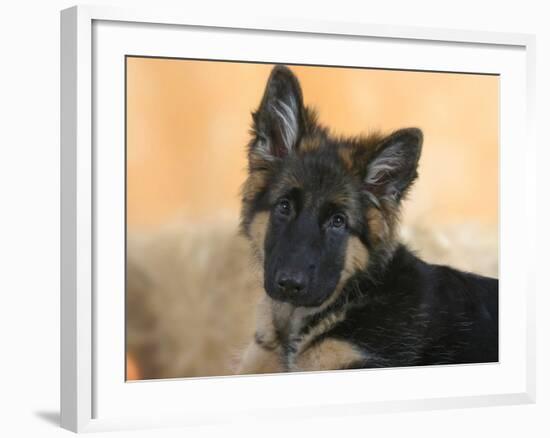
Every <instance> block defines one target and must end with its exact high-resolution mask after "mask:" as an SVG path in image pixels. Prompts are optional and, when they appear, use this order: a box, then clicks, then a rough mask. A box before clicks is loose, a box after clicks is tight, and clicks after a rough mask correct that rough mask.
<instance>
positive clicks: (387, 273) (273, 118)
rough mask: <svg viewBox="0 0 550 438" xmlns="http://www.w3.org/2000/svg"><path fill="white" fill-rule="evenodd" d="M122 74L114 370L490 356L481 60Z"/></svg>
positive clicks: (492, 323)
mask: <svg viewBox="0 0 550 438" xmlns="http://www.w3.org/2000/svg"><path fill="white" fill-rule="evenodd" d="M125 74H126V78H125V80H126V102H125V105H126V291H125V294H126V308H125V318H126V321H125V324H126V378H127V380H145V379H163V378H185V377H206V376H227V375H240V374H264V373H283V372H305V371H331V370H349V369H363V368H385V367H410V366H423V365H450V364H468V363H488V362H498V360H499V352H498V345H499V337H498V322H499V315H498V268H499V265H498V254H499V252H498V225H499V215H498V211H499V203H498V194H499V173H498V172H499V171H498V169H499V143H498V141H499V138H498V132H499V76H498V75H490V74H472V73H448V72H445V73H443V72H431V71H406V70H391V69H371V68H351V67H345V66H310V65H292V64H285V65H283V64H277V65H274V64H266V63H251V62H229V61H222V60H192V59H173V58H155V57H139V56H127V57H126V72H125Z"/></svg>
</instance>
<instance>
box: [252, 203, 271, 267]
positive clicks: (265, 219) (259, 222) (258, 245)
mask: <svg viewBox="0 0 550 438" xmlns="http://www.w3.org/2000/svg"><path fill="white" fill-rule="evenodd" d="M268 224H269V213H267V212H265V211H262V212H260V213H258V214H256V216H254V219H252V222H251V223H250V231H249V234H250V239H251V241H252V245H253V248H254V251H255V253H256V254H257V255H258V257H259V259H260V261H261V262H263V260H264V242H265V235H266V233H267V226H268Z"/></svg>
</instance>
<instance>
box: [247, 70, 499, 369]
mask: <svg viewBox="0 0 550 438" xmlns="http://www.w3.org/2000/svg"><path fill="white" fill-rule="evenodd" d="M252 118H253V124H252V130H251V136H252V138H251V141H250V143H249V145H248V176H247V179H246V181H245V183H244V185H243V189H242V210H241V224H240V230H241V232H242V234H243V235H244V236H245V237H246V238H247V239H248V240H249V241H250V244H251V246H252V250H253V253H254V257H255V258H256V260H257V261H258V264H259V266H260V267H261V268H262V270H263V280H264V289H265V292H266V293H265V295H263V297H262V299H261V300H260V302H259V304H258V307H257V314H256V332H255V335H254V339H253V340H252V341H251V342H250V344H249V345H248V347H247V348H246V350H245V352H244V354H243V356H242V360H241V362H240V366H239V370H238V372H239V373H241V374H247V373H254V374H256V373H276V372H289V371H290V372H299V371H321V370H341V369H357V368H379V367H405V366H419V365H441V364H465V363H486V362H497V361H498V280H497V279H493V278H488V277H483V276H480V275H476V274H473V273H467V272H462V271H459V270H457V269H453V268H451V267H448V266H443V265H434V264H428V263H426V262H424V261H423V260H422V259H420V258H419V257H418V256H417V255H416V254H414V253H413V252H412V251H411V250H409V249H408V248H407V247H406V246H405V245H404V244H402V243H401V242H400V241H399V238H398V225H399V215H400V208H401V203H402V201H403V199H404V198H405V197H406V196H407V194H408V192H409V190H410V188H411V186H412V184H413V183H414V181H415V180H416V178H417V176H418V162H419V158H420V154H421V150H422V143H423V134H422V131H421V130H420V129H418V128H406V129H400V130H397V131H395V132H393V133H390V134H388V135H382V134H378V133H377V134H370V135H368V136H358V137H354V138H340V137H335V136H333V135H332V134H331V133H330V131H329V130H328V129H327V128H326V127H324V126H322V125H321V124H320V123H319V122H318V121H317V116H316V113H315V111H314V110H313V109H311V108H309V107H307V106H305V105H304V101H303V96H302V90H301V87H300V83H299V81H298V79H297V77H296V76H295V75H294V74H293V73H292V71H291V70H290V69H289V68H288V67H286V66H283V65H277V66H275V67H274V68H273V70H272V72H271V74H270V76H269V79H268V81H267V85H266V88H265V91H264V95H263V98H262V100H261V102H260V105H259V108H258V109H257V110H256V111H255V112H254V113H253V114H252Z"/></svg>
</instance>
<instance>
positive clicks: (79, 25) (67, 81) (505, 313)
mask: <svg viewBox="0 0 550 438" xmlns="http://www.w3.org/2000/svg"><path fill="white" fill-rule="evenodd" d="M222 37H223V38H225V41H228V45H227V46H224V45H223V44H214V43H216V42H219V38H222ZM186 38H193V41H194V44H193V45H185V44H181V43H182V42H184V41H186ZM228 38H229V39H230V40H231V41H229V40H228ZM258 39H262V51H265V50H266V47H268V49H267V50H272V51H271V52H269V54H265V53H264V54H263V55H262V56H263V58H262V59H260V55H258V53H259V52H258V49H259V44H258V43H257V41H256V40H258ZM187 41H189V40H187ZM209 41H210V43H209ZM229 43H231V44H230V45H229ZM239 44H241V46H240V47H241V48H239ZM243 44H246V45H247V51H246V53H245V52H244V51H243V50H242V45H243ZM291 44H292V47H293V48H294V49H292V47H291ZM365 44H368V45H370V46H369V47H371V49H372V52H371V54H372V55H373V57H372V58H371V60H369V65H370V66H378V67H382V68H411V69H420V70H422V69H425V70H436V71H461V72H469V71H470V72H472V71H477V72H490V73H498V74H500V75H501V77H502V82H501V93H502V94H501V104H500V105H501V133H500V134H501V162H500V166H501V167H500V169H501V193H500V197H501V198H500V200H501V210H500V214H501V223H500V227H501V228H500V236H501V254H500V269H501V276H500V279H501V280H500V281H501V291H502V292H501V293H502V297H503V299H502V300H501V301H502V303H501V327H500V328H501V340H500V342H501V351H502V352H503V358H502V359H501V361H500V362H499V363H498V364H494V365H488V364H482V365H462V366H451V367H449V366H447V367H416V368H412V369H393V370H376V371H373V370H360V371H342V372H325V373H303V374H302V373H300V374H292V373H290V374H285V375H277V376H236V377H220V378H202V379H183V380H178V379H174V380H168V381H166V380H165V381H149V382H137V383H126V382H125V381H124V373H123V370H124V355H123V354H120V352H122V351H123V349H124V344H123V343H121V342H120V340H121V339H123V336H124V333H123V326H124V321H123V315H124V314H123V313H122V314H121V312H120V306H121V305H122V306H123V295H124V294H123V289H120V287H119V286H120V284H121V283H120V282H121V281H124V252H122V253H121V251H120V250H121V247H120V243H121V242H123V241H124V226H123V225H124V222H123V213H122V210H120V208H122V209H124V203H123V200H122V203H121V195H123V193H124V192H123V190H124V182H123V181H124V180H123V179H122V180H121V178H122V173H123V166H122V167H121V163H123V161H121V160H123V159H124V154H123V149H124V138H123V131H124V127H123V123H122V124H121V116H123V107H124V94H123V93H122V94H121V88H120V85H121V83H123V81H124V78H123V75H121V73H122V71H121V66H122V65H123V59H122V58H123V57H124V56H125V55H127V54H132V55H136V54H139V55H160V56H176V57H180V56H182V54H183V56H187V57H194V58H197V57H199V58H201V57H202V58H215V59H231V60H237V59H240V60H251V61H254V60H256V61H270V62H282V61H285V62H290V63H292V62H297V61H299V62H303V63H314V61H315V63H317V64H327V65H328V64H330V63H329V62H328V61H326V60H325V59H328V58H330V57H333V58H334V59H335V61H334V62H333V63H335V64H339V65H350V62H352V61H350V59H352V58H349V56H352V55H353V53H354V52H353V50H355V51H356V52H355V53H357V48H359V47H363V46H361V45H365ZM377 45H378V46H380V47H378V46H377ZM382 46H383V47H382ZM209 47H210V48H209ZM269 47H272V48H271V49H270V48H269ZM281 47H283V48H285V54H284V57H285V58H282V56H283V55H282V54H281V52H280V51H279V52H278V50H280V48H281ZM365 47H366V46H365ZM305 49H308V50H307V53H308V55H307V56H309V57H310V58H309V59H303V57H304V56H305V55H304V53H305ZM348 49H349V50H348ZM405 49H406V50H405ZM239 50H240V52H239ZM534 51H535V39H534V36H532V35H525V34H505V33H490V32H472V31H459V30H449V29H424V28H415V27H392V26H377V25H372V24H365V23H338V22H310V21H305V20H292V19H276V18H258V17H246V16H243V15H242V14H239V15H238V16H237V15H235V16H232V17H217V16H215V15H214V14H213V15H210V16H207V17H204V16H195V15H194V14H193V13H192V12H191V11H179V12H177V11H176V12H164V11H160V10H139V11H136V10H127V9H117V8H110V7H103V6H102V7H93V6H85V7H84V6H78V7H73V8H69V9H66V10H64V11H62V12H61V124H62V125H61V425H62V427H64V428H67V429H69V430H72V431H75V432H83V431H101V430H113V429H120V428H123V429H126V428H128V429H129V428H145V427H159V426H174V425H182V426H183V425H193V424H204V423H213V422H223V421H235V419H239V418H242V419H246V418H250V417H254V418H256V419H262V418H265V419H269V418H273V417H275V416H281V415H284V416H289V417H294V418H296V417H306V416H308V417H309V416H311V415H325V416H326V415H342V414H362V413H368V412H380V411H386V412H387V411H390V412H394V411H403V410H411V409H439V408H447V407H474V406H486V405H499V404H519V403H532V402H534V400H535V319H534V318H535V308H534V299H535V298H534V296H535V285H534V281H533V280H532V279H533V278H534V256H533V255H531V254H535V251H534V245H535V239H536V230H535V215H534V209H535V190H534V186H535V162H534V160H535V142H534V135H533V120H534V116H533V109H534V56H535V55H534ZM180 52H181V53H180ZM348 52H349V53H348ZM239 53H240V55H239ZM397 53H400V56H399V59H397V57H396V54H397ZM434 55H436V56H434ZM121 56H122V58H121ZM346 56H348V58H345V57H346ZM324 57H325V58H324ZM336 58H338V59H336ZM346 59H347V60H346ZM324 60H325V61H324ZM356 62H357V63H358V64H357V65H365V64H364V62H365V61H364V60H359V59H357V61H356ZM421 62H422V65H418V63H421ZM415 63H416V64H415ZM121 111H122V112H121ZM121 136H122V137H121ZM121 139H122V140H121ZM518 144H520V149H521V154H518V153H516V152H514V146H516V147H517V145H518ZM98 150H99V152H100V153H98ZM121 172H122V173H121ZM512 172H513V173H512ZM121 181H122V186H121V185H120V184H121ZM107 188H108V189H107ZM122 199H123V198H122ZM511 199H514V200H515V202H514V204H512V202H509V201H508V200H511ZM518 200H520V201H519V202H521V203H522V204H521V206H520V207H519V208H518V204H517V202H518ZM110 209H111V210H110ZM105 211H112V212H114V213H113V214H110V215H109V217H108V218H107V217H105V214H104V213H102V212H105ZM121 221H122V222H121ZM121 225H122V226H121ZM518 231H521V233H519V232H518ZM110 245H113V246H112V248H111V247H110ZM117 245H118V246H117ZM111 249H114V250H111ZM513 249H514V250H515V249H517V250H518V251H517V254H518V255H514V251H513ZM121 255H122V258H121ZM512 267H513V269H511V268H512ZM111 283H112V284H115V283H116V285H118V286H114V287H112V284H111ZM112 290H114V291H115V293H111V294H109V295H106V294H105V291H112ZM116 291H118V292H116ZM512 291H514V293H513V294H512ZM102 294H103V295H102ZM117 294H120V296H119V295H117ZM98 297H100V298H101V299H98ZM110 300H112V301H110ZM121 330H122V332H121ZM121 337H122V338H121ZM489 367H492V368H489ZM319 379H322V380H319ZM320 381H322V382H323V385H324V386H323V388H322V389H323V392H322V393H320V392H319V391H318V390H316V387H317V385H318V384H319V382H320ZM389 381H394V382H400V381H403V382H406V381H410V382H411V383H410V385H409V386H410V387H406V386H405V385H399V384H395V385H392V386H390V385H388V382H389ZM296 385H300V387H301V388H303V389H304V391H300V394H297V395H296V396H295V397H293V399H292V401H289V400H288V397H287V398H285V391H286V390H288V388H292V387H296ZM362 385H366V386H365V387H368V388H369V391H349V390H345V388H350V387H360V386H362ZM453 385H454V386H453ZM342 388H344V389H342ZM235 394H239V395H238V396H235ZM266 394H268V396H269V398H268V396H266ZM322 394H324V395H325V397H324V398H322ZM230 397H231V398H230ZM160 400H162V402H161V401H160ZM186 400H187V401H186ZM229 400H231V403H228V401H229ZM123 406H124V408H122V407H123Z"/></svg>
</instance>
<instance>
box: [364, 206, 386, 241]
mask: <svg viewBox="0 0 550 438" xmlns="http://www.w3.org/2000/svg"><path fill="white" fill-rule="evenodd" d="M366 217H367V224H368V226H369V231H370V236H371V237H372V241H373V243H374V244H375V245H377V244H378V243H380V242H383V241H384V240H386V239H388V238H389V237H390V229H389V226H388V223H387V221H386V219H385V218H384V215H383V214H382V212H381V211H380V210H378V209H376V208H372V207H371V208H369V209H368V210H367V214H366Z"/></svg>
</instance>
